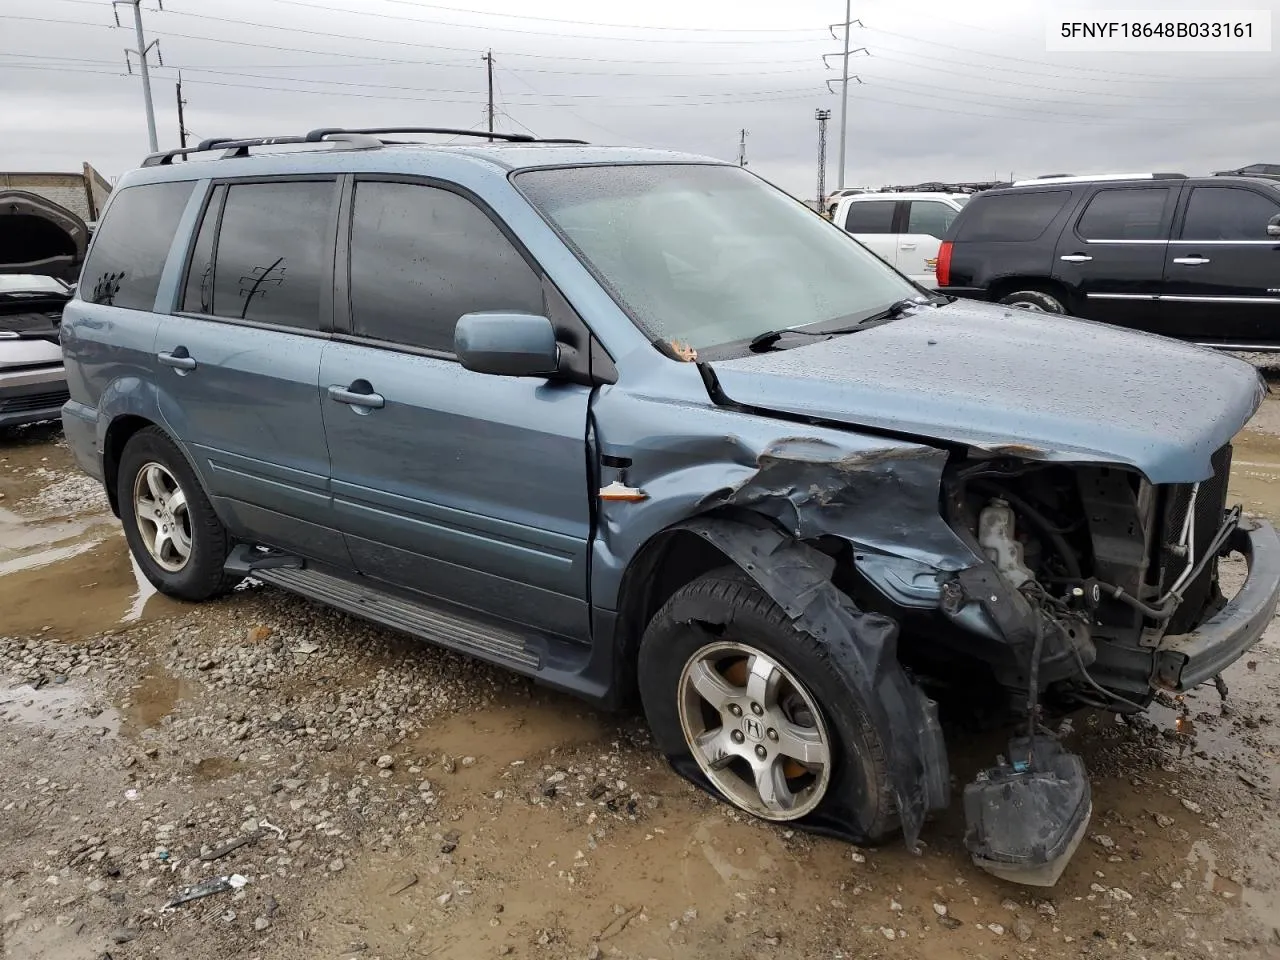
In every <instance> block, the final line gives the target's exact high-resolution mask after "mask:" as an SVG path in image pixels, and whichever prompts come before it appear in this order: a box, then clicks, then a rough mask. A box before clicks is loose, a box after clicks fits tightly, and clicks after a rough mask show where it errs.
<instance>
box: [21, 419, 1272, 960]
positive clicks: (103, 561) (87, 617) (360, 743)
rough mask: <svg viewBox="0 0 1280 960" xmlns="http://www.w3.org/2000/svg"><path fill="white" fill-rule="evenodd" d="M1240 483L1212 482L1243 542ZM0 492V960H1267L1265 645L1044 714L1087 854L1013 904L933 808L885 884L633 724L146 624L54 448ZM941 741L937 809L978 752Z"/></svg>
mask: <svg viewBox="0 0 1280 960" xmlns="http://www.w3.org/2000/svg"><path fill="white" fill-rule="evenodd" d="M1276 413H1277V411H1276V410H1272V409H1271V404H1270V402H1269V403H1268V408H1267V409H1266V410H1264V418H1265V417H1268V416H1272V415H1275V414H1276ZM1259 423H1262V424H1263V427H1265V420H1260V421H1256V422H1255V428H1258V429H1262V428H1259V427H1258V424H1259ZM1250 444H1251V445H1249V446H1248V449H1247V451H1246V452H1244V453H1242V452H1240V451H1241V450H1245V446H1243V445H1242V446H1241V447H1239V448H1238V452H1237V459H1238V460H1243V459H1246V457H1247V459H1248V461H1249V462H1251V463H1255V464H1260V463H1268V462H1271V461H1270V460H1269V459H1268V458H1270V457H1272V456H1273V451H1272V450H1271V449H1270V447H1268V446H1267V445H1266V444H1267V438H1266V437H1265V436H1262V435H1260V436H1259V439H1258V440H1257V442H1256V443H1254V442H1253V441H1250ZM1274 458H1275V476H1272V477H1271V478H1270V479H1268V476H1264V475H1257V471H1258V470H1261V471H1262V473H1263V474H1265V473H1266V470H1265V469H1264V468H1261V467H1259V468H1251V470H1253V471H1254V472H1253V473H1250V474H1248V475H1247V476H1245V475H1242V476H1241V477H1240V478H1239V481H1238V484H1239V485H1243V486H1244V487H1245V488H1246V489H1247V493H1248V496H1249V497H1250V499H1251V502H1253V503H1254V504H1255V505H1256V508H1257V509H1258V510H1259V511H1260V512H1264V513H1265V512H1269V511H1270V512H1271V515H1273V516H1274V515H1278V514H1280V496H1277V494H1276V493H1275V492H1274V491H1273V490H1272V489H1271V487H1270V486H1269V484H1270V482H1271V481H1272V480H1280V445H1277V450H1276V451H1275V452H1274ZM1235 486H1237V480H1236V479H1233V488H1234V487H1235ZM0 494H3V495H4V497H5V499H3V500H0V534H2V536H0V611H2V612H0V633H4V634H7V635H4V636H0V823H2V824H3V825H4V829H3V835H4V837H5V842H4V843H3V844H2V845H0V935H2V936H3V941H2V942H3V944H4V950H3V951H0V953H2V954H3V956H5V957H22V958H42V960H80V958H86V960H102V958H104V957H110V958H113V960H123V958H131V957H166V958H167V957H183V958H184V960H206V958H209V960H212V958H227V957H244V958H251V957H258V958H284V960H290V958H313V957H334V958H356V960H372V958H383V960H393V958H395V960H399V958H417V957H433V958H458V960H471V958H477V957H479V958H483V957H503V956H513V957H534V958H547V960H558V958H594V957H624V958H631V957H635V958H666V957H679V956H699V957H708V958H717V960H718V958H726V960H728V958H733V960H738V958H751V960H756V958H766V960H773V958H790V957H806V958H807V957H815V958H818V957H823V958H833V960H834V958H848V957H855V956H856V957H885V958H915V957H929V958H931V960H932V958H944V960H945V958H962V957H963V958H980V957H991V958H995V957H1021V958H1028V960H1030V958H1033V957H1035V958H1044V957H1051V958H1057V957H1079V956H1084V957H1147V958H1156V957H1162V958H1163V957H1177V958H1205V960H1207V958H1221V957H1246V956H1247V957H1253V956H1258V957H1272V956H1280V826H1278V824H1277V815H1276V811H1277V803H1278V802H1280V793H1278V792H1277V783H1278V782H1280V780H1278V777H1280V762H1278V761H1277V757H1280V711H1277V708H1276V699H1277V698H1276V691H1277V690H1278V689H1280V631H1278V630H1276V629H1274V628H1273V630H1272V631H1270V632H1269V635H1268V637H1267V639H1266V640H1265V641H1264V643H1263V644H1262V645H1260V646H1259V647H1258V648H1257V649H1256V650H1255V651H1254V652H1252V653H1251V654H1250V657H1249V658H1248V659H1247V660H1246V661H1244V662H1241V663H1240V664H1237V665H1236V667H1234V668H1233V670H1232V671H1231V673H1230V674H1229V677H1228V679H1229V682H1230V683H1231V686H1232V692H1231V696H1230V698H1229V700H1228V702H1227V703H1226V704H1225V705H1224V704H1222V703H1220V702H1219V700H1218V697H1217V694H1216V693H1214V692H1213V690H1212V689H1211V688H1210V689H1208V690H1201V691H1196V692H1195V693H1194V694H1192V695H1190V696H1189V697H1188V698H1187V699H1186V700H1185V701H1183V702H1181V703H1170V704H1168V705H1165V706H1163V707H1160V708H1157V709H1155V710H1153V712H1152V714H1151V715H1150V717H1148V718H1144V719H1142V720H1139V721H1138V722H1136V723H1134V724H1124V723H1119V722H1117V721H1116V719H1115V718H1114V717H1111V716H1108V715H1105V714H1100V713H1084V714H1080V715H1078V716H1076V717H1074V718H1072V721H1071V724H1072V727H1073V731H1072V732H1070V733H1069V734H1068V735H1067V737H1068V743H1069V745H1070V746H1071V748H1072V749H1074V750H1077V751H1079V752H1080V753H1082V755H1084V756H1085V758H1086V761H1087V763H1088V765H1089V769H1090V771H1091V774H1092V776H1093V788H1094V819H1093V822H1092V824H1091V827H1090V837H1089V840H1088V841H1087V842H1086V843H1085V844H1084V846H1083V847H1082V849H1081V850H1080V851H1079V853H1078V854H1077V856H1076V858H1075V861H1074V862H1073V863H1072V865H1071V866H1070V868H1069V869H1068V871H1067V874H1066V876H1064V878H1063V880H1062V881H1061V882H1060V883H1059V885H1058V886H1057V887H1056V888H1054V889H1053V890H1030V889H1024V888H1018V887H1015V886H1010V885H1007V884H1002V883H1000V882H999V881H996V880H994V879H993V878H991V877H988V876H987V875H985V874H983V873H981V872H979V871H977V870H976V869H974V868H973V867H972V865H971V864H969V863H968V860H967V857H966V855H965V853H964V850H963V847H962V845H961V842H960V838H961V835H962V829H963V825H962V816H961V813H960V810H959V804H958V793H957V795H956V801H957V802H956V803H953V807H952V809H951V810H949V811H947V812H946V813H945V814H944V815H942V816H940V817H938V818H937V820H936V821H935V822H933V823H931V824H929V825H928V826H927V827H926V830H925V835H924V846H923V848H922V850H921V852H920V853H919V855H913V854H911V853H909V852H908V851H906V850H905V849H904V848H903V847H902V845H901V844H890V845H888V846H886V847H883V848H880V849H876V850H862V849H856V848H853V847H850V846H849V845H847V844H844V843H840V842H837V841H831V840H826V839H823V838H818V837H813V836H810V835H807V834H804V833H802V832H798V831H793V830H790V829H785V828H778V827H770V826H765V825H763V824H760V823H758V822H755V821H753V820H751V819H749V818H747V817H745V816H742V815H739V814H738V813H737V812H735V811H734V810H732V809H730V808H727V807H726V806H724V805H722V804H719V803H716V802H714V801H713V800H711V799H710V798H709V797H706V796H705V795H703V794H701V793H700V792H698V791H697V790H695V789H693V788H692V787H690V786H688V785H687V784H685V783H684V782H683V781H681V780H679V779H678V778H676V777H675V776H674V775H673V774H671V773H670V772H669V771H668V770H667V769H666V768H665V765H664V764H663V763H662V762H661V760H660V758H659V757H658V756H657V755H656V754H655V753H654V751H653V749H652V746H651V744H650V742H649V739H648V736H647V733H646V732H645V730H644V725H643V722H642V720H641V719H640V718H639V717H637V716H635V715H634V714H629V713H624V714H621V715H616V716H614V715H606V714H602V713H598V712H595V711H592V710H590V709H589V708H587V707H585V706H584V705H582V704H580V703H578V702H576V701H574V700H571V699H569V698H566V697H563V696H559V695H556V694H553V693H549V692H547V691H543V690H540V689H539V688H537V687H536V686H535V685H533V684H532V683H530V682H528V681H527V680H524V679H522V678H518V677H514V676H512V675H509V674H507V673H504V672H502V671H500V670H497V669H494V668H490V667H488V666H486V665H483V664H480V663H478V662H476V661H472V660H468V659H466V658H463V657H459V656H456V655H453V654H450V653H447V652H444V651H441V650H438V649H435V648H431V647H427V646H423V645H421V644H419V643H417V642H415V641H413V640H410V639H408V638H406V637H404V636H402V635H399V634H396V633H393V632H390V631H386V630H382V629H380V628H377V627H373V626H371V625H368V624H366V623H364V622H362V621H359V620H356V619H354V618H351V617H348V616H345V615H343V614H340V613H336V612H333V611H330V610H326V609H324V608H321V607H318V606H314V605H312V604H309V603H307V602H305V601H302V600H299V599H296V598H293V597H291V596H289V595H287V594H284V593H281V592H279V591H276V590H274V589H270V588H266V587H262V586H259V585H255V584H252V583H250V584H247V585H245V586H243V587H242V588H241V589H239V590H237V591H236V592H235V593H234V594H232V595H231V596H229V597H227V598H225V599H223V600H220V601H218V602H215V603H211V604H205V605H202V606H199V607H194V606H190V605H185V604H180V603H176V602H174V601H170V600H168V599H166V598H162V597H155V596H151V595H150V591H149V590H148V589H147V588H145V587H144V586H142V585H140V584H139V583H138V582H137V581H136V580H135V578H134V576H133V574H132V572H131V571H130V569H129V564H128V559H127V555H126V553H125V551H124V548H123V538H122V537H121V536H120V534H119V532H118V525H116V524H115V523H114V522H111V521H110V519H109V518H104V517H103V516H102V510H103V501H102V500H101V498H100V493H99V492H98V491H97V489H96V487H94V486H93V485H92V484H87V483H86V482H85V481H84V480H83V479H82V478H80V477H79V476H78V475H77V474H76V473H75V472H74V468H73V467H72V465H71V463H70V461H69V458H68V456H67V451H66V450H65V447H63V446H62V445H61V444H60V442H59V440H58V438H57V435H56V434H48V433H45V434H41V433H27V432H24V433H21V434H19V435H18V436H16V437H10V438H8V439H7V440H5V441H0ZM1273 508H1274V510H1273ZM5 511H8V512H7V513H6V512H5ZM6 523H7V524H8V526H5V525H4V524H6ZM15 625H16V626H15ZM948 736H949V739H950V742H951V743H952V744H953V757H952V761H953V767H954V772H955V774H956V788H957V790H958V789H959V786H960V784H962V783H963V782H964V780H966V779H967V778H968V777H969V776H970V775H971V774H972V772H973V771H974V770H975V769H976V768H977V767H979V766H982V765H986V764H987V763H989V762H990V760H991V758H992V757H993V756H994V754H995V753H996V752H997V751H998V750H999V749H1000V748H1001V742H1000V741H1001V739H1002V738H1001V737H1000V736H997V735H996V734H992V733H981V732H973V731H970V730H967V729H963V728H959V727H950V728H949V729H948ZM224 878H225V879H224ZM209 881H213V884H212V888H206V890H208V889H213V890H216V892H207V894H206V895H205V896H203V897H200V898H198V899H192V900H189V901H187V902H185V903H179V904H175V905H172V906H169V904H171V903H172V902H173V901H174V899H175V898H179V897H181V896H182V895H183V894H184V892H187V893H190V892H191V891H192V888H193V887H196V886H197V885H199V884H202V883H206V882H209ZM197 892H199V891H197Z"/></svg>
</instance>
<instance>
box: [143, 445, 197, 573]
mask: <svg viewBox="0 0 1280 960" xmlns="http://www.w3.org/2000/svg"><path fill="white" fill-rule="evenodd" d="M133 515H134V518H135V522H136V523H137V526H138V533H139V534H141V535H142V543H143V545H144V546H145V547H146V548H147V553H149V554H150V555H151V559H152V560H154V561H155V562H156V563H158V564H159V565H160V566H161V567H162V568H163V569H165V570H167V571H168V572H169V573H177V572H179V571H180V570H181V569H182V568H183V567H185V566H186V565H187V561H188V560H190V559H191V515H190V513H189V511H188V510H187V495H186V494H185V493H183V491H182V487H181V486H179V485H178V481H177V479H176V478H175V477H174V475H173V473H172V472H170V470H169V468H168V467H165V466H164V465H163V464H159V463H155V462H154V461H153V462H150V463H146V464H144V465H143V467H142V469H141V470H139V471H138V475H137V477H136V479H135V480H134V481H133Z"/></svg>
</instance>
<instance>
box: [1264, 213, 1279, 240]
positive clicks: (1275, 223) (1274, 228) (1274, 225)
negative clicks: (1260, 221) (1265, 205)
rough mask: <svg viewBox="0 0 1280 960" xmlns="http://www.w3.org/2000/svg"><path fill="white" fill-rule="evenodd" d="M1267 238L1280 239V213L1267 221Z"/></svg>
mask: <svg viewBox="0 0 1280 960" xmlns="http://www.w3.org/2000/svg"><path fill="white" fill-rule="evenodd" d="M1267 236H1268V237H1280V213H1277V214H1276V215H1275V216H1274V217H1272V218H1271V219H1270V220H1268V221H1267Z"/></svg>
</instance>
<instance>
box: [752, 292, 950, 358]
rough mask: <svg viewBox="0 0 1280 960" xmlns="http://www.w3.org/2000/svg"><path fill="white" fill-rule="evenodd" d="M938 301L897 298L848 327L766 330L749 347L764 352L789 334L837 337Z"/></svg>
mask: <svg viewBox="0 0 1280 960" xmlns="http://www.w3.org/2000/svg"><path fill="white" fill-rule="evenodd" d="M937 302H938V301H936V300H918V299H916V298H914V297H909V298H907V299H904V300H895V301H894V302H893V303H891V304H889V306H887V307H885V308H884V309H883V310H881V311H880V312H879V313H873V314H872V315H871V316H869V317H863V318H862V319H861V320H859V321H858V322H857V323H853V324H850V325H849V326H847V327H834V328H832V329H828V330H798V329H795V328H791V327H785V328H783V329H781V330H766V331H765V332H764V333H760V334H757V335H756V336H754V337H752V338H751V340H750V342H748V343H747V349H748V350H750V351H751V352H752V353H763V352H764V351H766V350H768V349H769V348H770V347H772V346H773V345H774V344H775V343H777V342H778V341H779V340H781V339H782V338H783V337H785V336H787V335H788V334H795V335H797V336H800V337H835V336H839V335H840V334H843V333H856V332H857V331H859V330H866V329H868V328H869V327H875V326H879V325H880V324H882V323H888V322H889V321H890V320H896V319H898V317H900V316H902V315H903V314H904V313H906V312H907V311H908V310H910V309H911V308H912V307H920V306H924V305H925V304H926V303H935V304H936V303H937Z"/></svg>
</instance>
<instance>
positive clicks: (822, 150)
mask: <svg viewBox="0 0 1280 960" xmlns="http://www.w3.org/2000/svg"><path fill="white" fill-rule="evenodd" d="M813 115H814V116H815V117H816V118H817V120H818V204H817V210H818V212H819V213H821V212H822V203H823V201H824V200H826V198H827V121H828V120H830V119H831V111H830V110H823V109H822V108H821V107H819V108H818V109H817V110H815V111H814V112H813Z"/></svg>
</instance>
